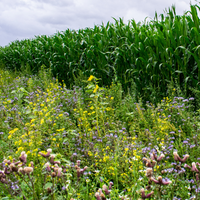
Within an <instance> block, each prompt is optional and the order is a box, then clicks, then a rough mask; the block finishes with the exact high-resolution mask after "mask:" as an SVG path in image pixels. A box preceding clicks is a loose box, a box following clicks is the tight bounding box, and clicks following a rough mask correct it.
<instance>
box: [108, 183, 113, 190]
mask: <svg viewBox="0 0 200 200" xmlns="http://www.w3.org/2000/svg"><path fill="white" fill-rule="evenodd" d="M112 186H113V182H110V183H109V187H108V188H109V190H111V189H112Z"/></svg>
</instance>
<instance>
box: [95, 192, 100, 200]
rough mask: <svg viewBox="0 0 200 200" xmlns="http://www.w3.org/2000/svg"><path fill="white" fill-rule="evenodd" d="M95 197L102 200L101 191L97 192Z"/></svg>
mask: <svg viewBox="0 0 200 200" xmlns="http://www.w3.org/2000/svg"><path fill="white" fill-rule="evenodd" d="M95 197H96V199H97V200H101V197H100V193H99V192H96V193H95Z"/></svg>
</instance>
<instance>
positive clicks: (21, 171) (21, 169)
mask: <svg viewBox="0 0 200 200" xmlns="http://www.w3.org/2000/svg"><path fill="white" fill-rule="evenodd" d="M18 172H19V173H22V174H23V175H25V171H24V169H23V168H22V167H20V168H19V169H18Z"/></svg>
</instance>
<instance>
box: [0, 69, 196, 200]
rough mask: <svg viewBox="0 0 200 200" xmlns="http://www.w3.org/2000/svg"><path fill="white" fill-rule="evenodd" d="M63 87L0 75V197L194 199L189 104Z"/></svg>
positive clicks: (115, 86)
mask: <svg viewBox="0 0 200 200" xmlns="http://www.w3.org/2000/svg"><path fill="white" fill-rule="evenodd" d="M81 81H82V84H83V85H84V86H83V87H77V86H74V87H73V88H72V89H71V90H69V89H67V88H66V86H65V84H64V83H59V82H58V80H57V79H56V78H53V77H51V73H50V71H49V70H48V69H45V67H44V66H43V67H42V68H41V70H40V71H39V73H38V75H24V74H20V75H19V73H18V74H16V73H13V72H10V71H6V70H2V69H1V71H0V94H1V98H0V124H1V125H0V137H1V138H0V139H1V140H0V160H1V161H0V162H1V163H0V188H1V190H0V197H1V199H2V200H3V199H4V200H11V199H34V200H35V199H38V200H39V199H55V200H59V199H60V200H61V199H69V200H73V199H74V200H75V199H85V200H87V199H88V200H89V199H91V200H95V199H97V200H106V199H107V200H108V199H123V200H125V199H126V200H127V199H129V200H131V199H132V200H134V199H174V200H175V199H199V198H200V194H199V190H200V185H199V184H200V180H199V178H200V175H199V171H200V163H199V160H200V156H199V150H200V149H199V132H200V123H199V112H200V110H196V111H194V106H193V101H194V98H193V97H190V98H184V97H182V96H180V95H179V96H177V95H178V94H180V91H179V90H178V89H176V88H171V93H170V96H168V97H165V98H163V100H162V101H161V102H160V103H158V104H157V105H153V104H151V103H150V102H146V104H145V106H144V105H143V104H142V103H141V102H140V101H139V102H136V100H135V97H134V95H133V94H126V95H124V93H123V91H122V87H121V85H120V83H112V84H111V85H110V86H109V87H100V86H99V82H100V81H101V80H100V79H98V78H97V77H95V76H93V75H91V76H90V77H88V78H87V79H86V80H81Z"/></svg>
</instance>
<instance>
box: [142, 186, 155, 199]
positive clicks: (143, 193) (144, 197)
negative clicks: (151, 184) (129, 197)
mask: <svg viewBox="0 0 200 200" xmlns="http://www.w3.org/2000/svg"><path fill="white" fill-rule="evenodd" d="M140 192H141V195H142V199H148V198H149V197H151V195H152V194H153V193H154V192H153V191H151V192H150V193H149V194H147V195H145V192H144V188H142V189H141V190H140Z"/></svg>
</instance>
